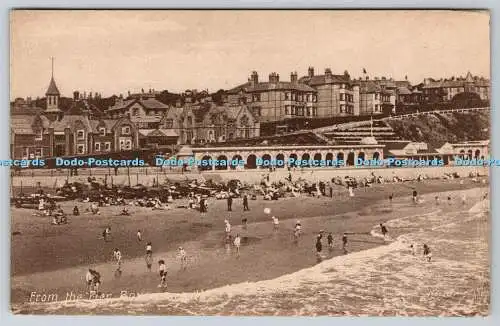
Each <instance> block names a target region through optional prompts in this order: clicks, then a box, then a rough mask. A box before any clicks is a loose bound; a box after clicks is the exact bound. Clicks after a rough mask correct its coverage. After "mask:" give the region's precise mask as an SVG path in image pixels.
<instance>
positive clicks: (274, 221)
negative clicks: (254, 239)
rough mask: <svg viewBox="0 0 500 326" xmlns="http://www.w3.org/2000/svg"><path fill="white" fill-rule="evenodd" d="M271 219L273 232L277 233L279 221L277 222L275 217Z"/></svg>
mask: <svg viewBox="0 0 500 326" xmlns="http://www.w3.org/2000/svg"><path fill="white" fill-rule="evenodd" d="M272 219H273V229H274V232H278V228H279V226H280V221H279V220H278V218H277V217H276V216H273V217H272Z"/></svg>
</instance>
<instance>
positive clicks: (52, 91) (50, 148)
mask: <svg viewBox="0 0 500 326" xmlns="http://www.w3.org/2000/svg"><path fill="white" fill-rule="evenodd" d="M46 97H47V101H46V108H45V109H44V110H42V109H39V108H33V107H24V108H23V109H22V110H20V109H14V110H12V112H11V114H12V115H11V133H10V134H11V139H10V143H11V157H12V158H13V159H32V158H42V157H52V156H69V155H86V154H92V153H106V152H112V151H122V150H132V149H136V148H138V145H139V141H138V132H137V129H136V127H135V125H134V124H133V123H132V121H130V120H129V119H128V118H127V117H122V118H119V119H105V118H104V117H103V116H102V115H100V114H96V112H97V111H96V110H91V109H93V107H92V106H91V105H89V104H88V102H87V100H85V99H80V98H79V96H78V92H75V93H74V99H73V104H72V106H71V107H70V109H69V110H67V111H66V112H63V111H62V110H61V109H60V107H59V103H60V102H59V99H60V93H59V90H58V88H57V85H56V82H55V80H54V77H53V76H52V78H51V80H50V83H49V88H48V90H47V92H46Z"/></svg>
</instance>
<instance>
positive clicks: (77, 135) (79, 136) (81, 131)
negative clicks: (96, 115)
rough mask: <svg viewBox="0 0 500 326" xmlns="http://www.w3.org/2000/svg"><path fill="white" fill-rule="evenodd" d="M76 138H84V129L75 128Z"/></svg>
mask: <svg viewBox="0 0 500 326" xmlns="http://www.w3.org/2000/svg"><path fill="white" fill-rule="evenodd" d="M76 139H79V140H82V139H85V130H77V131H76Z"/></svg>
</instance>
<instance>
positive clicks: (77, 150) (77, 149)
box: [76, 144, 85, 154]
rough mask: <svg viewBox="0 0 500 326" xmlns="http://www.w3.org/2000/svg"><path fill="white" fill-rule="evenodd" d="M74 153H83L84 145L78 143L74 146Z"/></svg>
mask: <svg viewBox="0 0 500 326" xmlns="http://www.w3.org/2000/svg"><path fill="white" fill-rule="evenodd" d="M76 153H77V154H85V145H83V144H79V145H77V146H76Z"/></svg>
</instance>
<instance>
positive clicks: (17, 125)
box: [10, 114, 49, 135]
mask: <svg viewBox="0 0 500 326" xmlns="http://www.w3.org/2000/svg"><path fill="white" fill-rule="evenodd" d="M36 119H40V120H41V122H42V127H43V128H47V127H48V126H49V120H48V119H47V117H45V116H43V115H31V114H16V115H12V116H11V117H10V128H11V130H12V131H13V132H14V133H16V134H18V135H32V134H33V133H34V131H33V125H34V123H35V120H36Z"/></svg>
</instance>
